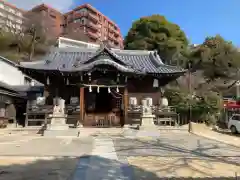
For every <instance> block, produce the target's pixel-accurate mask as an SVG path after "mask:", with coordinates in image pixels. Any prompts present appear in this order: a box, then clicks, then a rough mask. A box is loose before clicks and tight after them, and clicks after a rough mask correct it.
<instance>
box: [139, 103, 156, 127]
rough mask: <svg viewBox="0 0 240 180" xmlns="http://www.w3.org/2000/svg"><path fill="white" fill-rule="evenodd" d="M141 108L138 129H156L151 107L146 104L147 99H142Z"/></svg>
mask: <svg viewBox="0 0 240 180" xmlns="http://www.w3.org/2000/svg"><path fill="white" fill-rule="evenodd" d="M142 104H143V109H142V116H141V121H142V124H141V127H140V129H157V126H156V125H155V124H154V117H155V115H153V114H152V109H151V107H150V106H149V105H148V104H147V100H142Z"/></svg>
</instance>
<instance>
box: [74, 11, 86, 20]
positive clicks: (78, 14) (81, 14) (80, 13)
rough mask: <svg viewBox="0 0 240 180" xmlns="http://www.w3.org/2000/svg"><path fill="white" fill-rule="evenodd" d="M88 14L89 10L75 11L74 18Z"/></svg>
mask: <svg viewBox="0 0 240 180" xmlns="http://www.w3.org/2000/svg"><path fill="white" fill-rule="evenodd" d="M87 16H88V12H78V13H74V19H76V18H81V17H87Z"/></svg>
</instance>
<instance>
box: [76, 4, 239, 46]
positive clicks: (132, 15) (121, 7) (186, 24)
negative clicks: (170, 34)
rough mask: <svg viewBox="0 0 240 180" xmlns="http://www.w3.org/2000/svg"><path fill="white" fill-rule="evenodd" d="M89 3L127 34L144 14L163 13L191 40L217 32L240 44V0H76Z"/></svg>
mask: <svg viewBox="0 0 240 180" xmlns="http://www.w3.org/2000/svg"><path fill="white" fill-rule="evenodd" d="M83 3H89V4H91V5H92V6H94V7H95V8H96V9H98V10H99V11H101V12H102V13H103V14H105V15H106V16H108V17H109V18H110V19H111V20H113V21H114V22H116V23H117V24H118V26H119V27H120V29H121V32H122V34H123V36H125V35H126V34H127V32H128V30H129V28H130V27H131V25H132V22H133V21H135V20H137V19H139V18H140V17H142V16H148V15H152V14H161V15H164V16H165V17H166V18H167V19H168V20H169V21H171V22H174V23H176V24H178V25H179V26H180V27H181V28H182V29H183V30H184V31H185V33H186V35H187V37H188V38H189V40H190V41H191V42H192V43H196V44H198V43H202V42H203V40H204V38H205V37H206V36H213V35H216V34H220V35H222V36H223V37H224V38H225V39H227V40H230V41H232V42H233V43H234V44H235V45H237V46H240V0H74V4H73V7H76V6H77V5H81V4H83Z"/></svg>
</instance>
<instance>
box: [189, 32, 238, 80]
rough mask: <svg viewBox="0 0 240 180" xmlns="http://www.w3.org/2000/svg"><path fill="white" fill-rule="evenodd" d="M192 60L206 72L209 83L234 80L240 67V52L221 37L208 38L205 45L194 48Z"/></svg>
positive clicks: (191, 55)
mask: <svg viewBox="0 0 240 180" xmlns="http://www.w3.org/2000/svg"><path fill="white" fill-rule="evenodd" d="M190 59H191V60H192V61H193V64H198V67H197V68H198V69H201V70H203V71H204V76H205V78H206V79H207V80H208V81H213V80H215V79H217V78H233V77H234V76H236V74H237V71H238V69H239V67H240V52H239V51H238V49H237V48H236V47H235V46H234V45H233V44H232V43H231V42H229V41H226V40H225V39H223V38H222V37H221V36H220V35H217V36H214V37H207V38H206V39H205V41H204V42H203V44H201V45H199V46H197V47H195V48H193V49H192V52H191V54H190ZM199 62H200V63H199Z"/></svg>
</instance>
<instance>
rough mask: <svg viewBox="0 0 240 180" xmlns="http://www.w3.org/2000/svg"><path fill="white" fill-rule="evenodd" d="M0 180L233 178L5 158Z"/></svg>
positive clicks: (87, 160) (109, 163)
mask: <svg viewBox="0 0 240 180" xmlns="http://www.w3.org/2000/svg"><path fill="white" fill-rule="evenodd" d="M0 163H1V166H0V180H103V179H104V180H116V179H118V180H161V179H179V180H180V179H181V180H188V179H189V180H190V179H236V178H234V177H232V178H226V177H224V178H221V177H219V178H206V177H205V178H183V177H178V178H165V177H158V176H157V175H156V174H154V173H152V172H149V171H146V170H144V169H141V168H139V167H137V166H131V165H129V164H124V163H120V162H118V161H115V160H111V159H106V158H102V157H99V156H84V157H81V158H76V157H75V158H70V157H61V158H45V159H37V160H33V159H31V158H27V159H26V158H18V157H15V158H13V157H9V158H5V159H4V160H3V159H1V161H0Z"/></svg>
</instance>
